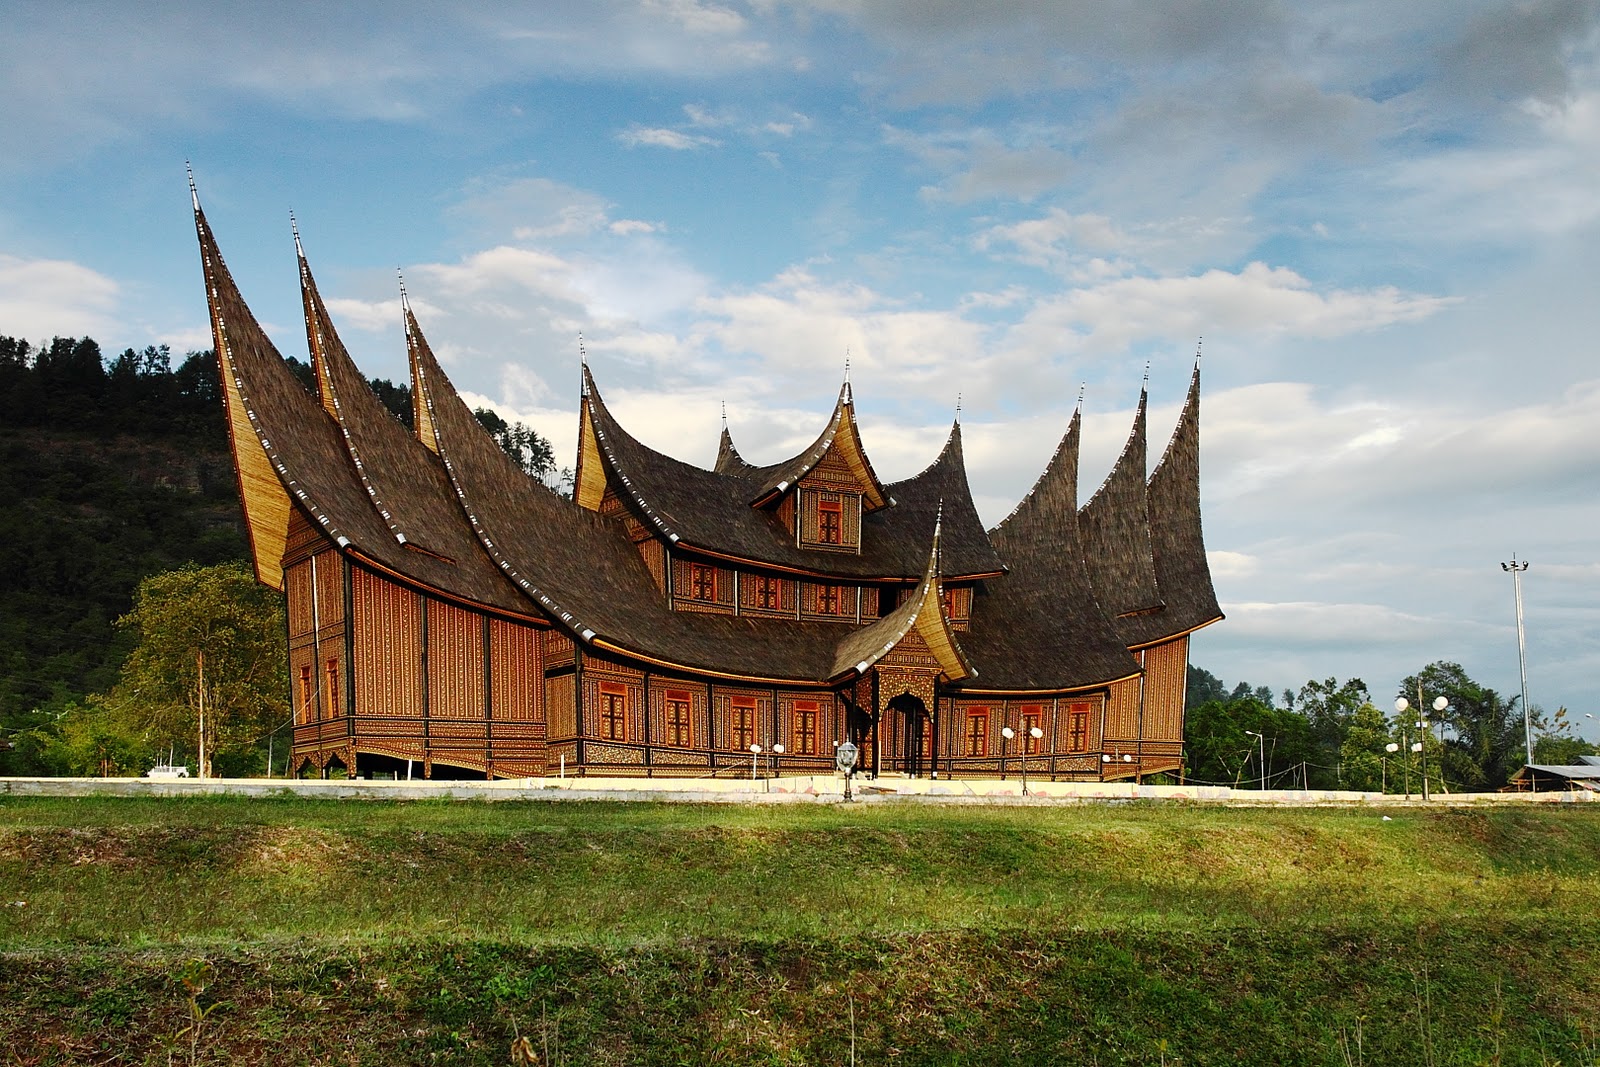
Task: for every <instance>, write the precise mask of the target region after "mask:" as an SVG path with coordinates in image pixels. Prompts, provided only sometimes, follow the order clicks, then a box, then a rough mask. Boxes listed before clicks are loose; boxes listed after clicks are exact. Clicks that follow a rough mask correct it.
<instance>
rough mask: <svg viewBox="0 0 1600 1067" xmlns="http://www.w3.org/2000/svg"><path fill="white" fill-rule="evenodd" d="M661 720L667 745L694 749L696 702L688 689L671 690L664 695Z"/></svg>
mask: <svg viewBox="0 0 1600 1067" xmlns="http://www.w3.org/2000/svg"><path fill="white" fill-rule="evenodd" d="M661 719H662V722H661V725H662V730H663V732H664V734H665V735H666V742H665V743H666V744H668V745H671V746H672V747H674V748H693V747H694V700H693V699H692V698H691V697H690V696H689V691H688V690H687V689H669V690H667V691H666V693H665V694H663V695H662V698H661Z"/></svg>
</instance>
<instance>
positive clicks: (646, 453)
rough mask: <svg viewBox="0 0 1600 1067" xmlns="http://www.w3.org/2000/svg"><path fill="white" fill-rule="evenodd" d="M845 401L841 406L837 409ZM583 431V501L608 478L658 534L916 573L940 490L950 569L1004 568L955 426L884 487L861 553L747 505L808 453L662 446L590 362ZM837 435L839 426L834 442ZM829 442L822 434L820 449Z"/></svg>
mask: <svg viewBox="0 0 1600 1067" xmlns="http://www.w3.org/2000/svg"><path fill="white" fill-rule="evenodd" d="M841 395H843V394H841ZM840 410H841V409H838V408H836V409H835V414H836V415H837V414H838V413H839V411H840ZM852 425H853V424H852ZM853 433H854V431H853V430H851V431H850V435H851V437H852V439H853ZM824 438H827V435H826V434H825V435H824ZM578 440H579V443H578V448H579V453H578V462H579V475H580V476H579V477H578V479H577V497H578V502H579V503H580V504H582V505H584V506H585V507H590V508H597V507H599V504H600V501H601V499H603V497H604V494H605V491H606V489H607V488H608V487H609V488H610V489H611V490H612V491H614V492H615V493H616V494H617V495H618V496H620V497H622V498H623V500H625V501H626V502H627V503H628V505H629V507H630V508H631V509H632V510H633V512H634V513H635V515H636V516H637V517H638V518H639V520H640V521H641V522H644V523H645V524H646V525H647V526H648V527H649V528H651V529H652V530H653V531H654V532H655V533H656V534H657V535H658V536H660V537H662V538H664V539H665V540H667V541H669V542H671V543H673V544H681V545H685V546H689V547H692V548H694V549H696V550H698V551H701V552H704V553H706V554H709V555H714V556H721V557H724V558H732V559H740V560H747V561H750V562H753V563H759V564H766V565H769V566H774V567H779V568H783V569H785V570H790V571H794V572H799V573H807V574H815V575H819V576H824V577H841V578H869V579H871V578H876V579H895V580H906V579H913V578H915V577H916V576H917V575H919V574H921V573H922V568H923V565H924V563H926V559H925V558H924V557H923V556H922V553H921V549H920V548H918V547H917V546H918V543H919V542H920V541H921V538H922V535H921V534H920V533H919V532H917V531H923V530H927V529H929V528H930V527H931V526H932V524H933V520H934V516H935V513H936V512H937V510H938V503H939V500H940V499H941V498H943V499H944V501H945V512H944V513H945V524H944V529H945V532H944V542H943V543H944V546H945V547H944V551H943V553H942V556H941V558H942V559H943V565H944V568H945V575H944V576H945V577H946V578H950V577H956V576H964V577H973V576H977V575H984V574H998V573H1000V572H1001V570H1002V569H1003V567H1002V565H1001V563H1000V557H999V556H998V555H996V554H995V551H994V549H993V548H992V547H991V546H990V545H989V542H988V539H987V538H986V537H985V535H984V532H983V524H982V523H981V522H980V521H979V519H978V516H977V509H976V508H975V507H974V506H973V503H972V493H971V490H970V488H969V487H968V485H967V478H966V469H965V466H964V464H963V460H962V454H961V441H960V433H959V429H957V430H955V431H952V434H951V440H950V441H948V442H947V443H946V445H945V449H944V451H943V452H941V453H940V455H939V458H938V459H936V460H935V461H934V462H933V464H932V465H931V466H929V467H928V469H927V470H924V471H923V472H922V473H920V474H918V475H916V476H915V477H913V478H909V479H907V480H906V481H904V482H897V483H894V484H892V485H890V486H887V487H884V489H883V492H884V494H885V496H886V498H887V499H890V500H892V501H893V506H890V507H884V508H880V509H879V510H877V511H874V512H870V513H868V514H866V515H864V516H863V517H862V538H861V553H860V554H859V555H855V554H848V553H830V554H822V553H818V552H814V551H811V550H808V549H803V548H800V547H799V546H798V545H796V543H795V537H794V532H793V531H792V530H790V529H786V528H784V527H782V526H781V525H780V524H779V523H777V522H776V521H774V519H773V517H772V516H771V514H770V513H768V512H767V511H763V510H757V509H754V508H752V507H751V506H750V502H751V500H752V499H755V498H756V497H757V495H758V494H759V493H761V492H763V491H765V489H766V488H767V487H768V486H769V485H772V484H775V482H774V478H776V472H778V471H779V470H782V469H788V470H790V471H791V472H792V471H795V470H799V469H801V468H802V467H805V469H810V468H809V467H806V465H805V463H804V462H803V460H804V457H803V456H802V457H797V458H796V459H793V460H790V461H788V462H786V463H781V464H776V465H774V466H771V467H747V468H745V469H744V470H742V471H721V472H719V471H713V470H706V469H705V468H703V467H696V466H694V465H693V464H689V463H684V462H683V461H681V460H677V459H674V458H672V457H671V456H667V455H664V454H662V453H660V452H657V451H656V450H654V449H652V448H650V447H648V446H647V445H645V444H643V443H642V442H640V441H638V440H636V439H635V438H633V437H632V436H631V435H630V434H629V433H628V432H627V431H626V430H624V429H623V428H622V426H621V424H619V423H618V422H617V420H616V417H615V416H614V415H612V414H611V411H610V409H609V408H608V407H607V406H606V403H605V400H604V398H603V397H602V396H601V394H600V390H599V388H598V387H597V386H596V385H595V383H594V377H593V375H592V374H591V373H590V371H589V369H588V368H587V367H585V368H584V396H583V399H582V411H581V415H580V418H579V439H578ZM837 440H838V435H835V437H834V438H833V439H831V440H829V441H828V443H833V442H834V441H837ZM820 441H823V439H819V442H820ZM815 448H816V446H813V450H815ZM826 451H827V445H826V444H824V445H823V447H822V450H821V451H820V452H818V453H817V454H818V457H819V458H820V456H821V455H823V454H825V453H826ZM800 476H801V477H803V474H802V475H800ZM783 480H784V479H782V478H777V481H783Z"/></svg>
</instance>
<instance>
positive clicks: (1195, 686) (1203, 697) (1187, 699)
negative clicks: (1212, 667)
mask: <svg viewBox="0 0 1600 1067" xmlns="http://www.w3.org/2000/svg"><path fill="white" fill-rule="evenodd" d="M1188 682H1189V684H1188V688H1187V691H1186V692H1185V695H1184V702H1183V704H1184V710H1185V711H1188V710H1191V709H1193V708H1197V707H1199V706H1200V705H1201V704H1204V703H1206V702H1207V701H1211V700H1221V701H1226V700H1227V699H1228V687H1227V686H1225V685H1223V684H1222V679H1221V678H1218V677H1217V676H1216V675H1214V674H1212V673H1211V672H1210V671H1208V670H1206V669H1205V668H1204V667H1196V666H1195V665H1194V664H1193V663H1191V664H1189V672H1188Z"/></svg>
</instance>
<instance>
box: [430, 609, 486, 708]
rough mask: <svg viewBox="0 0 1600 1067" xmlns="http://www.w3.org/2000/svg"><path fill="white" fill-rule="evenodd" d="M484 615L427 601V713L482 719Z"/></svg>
mask: <svg viewBox="0 0 1600 1067" xmlns="http://www.w3.org/2000/svg"><path fill="white" fill-rule="evenodd" d="M483 670H484V662H483V616H481V615H478V614H476V613H475V612H469V611H465V610H463V609H461V608H458V607H456V606H455V605H453V604H445V603H442V602H440V601H437V600H435V601H431V602H429V604H428V714H429V715H430V716H431V717H433V718H436V719H452V718H453V719H482V718H483V717H484V712H485V710H486V709H485V708H484V706H483V699H484V692H483Z"/></svg>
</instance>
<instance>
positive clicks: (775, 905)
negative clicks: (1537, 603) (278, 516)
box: [0, 799, 1600, 1067]
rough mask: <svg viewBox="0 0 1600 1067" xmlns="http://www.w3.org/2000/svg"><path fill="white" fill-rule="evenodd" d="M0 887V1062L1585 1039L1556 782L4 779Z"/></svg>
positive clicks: (1565, 1054) (1575, 903)
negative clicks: (146, 793) (718, 794)
mask: <svg viewBox="0 0 1600 1067" xmlns="http://www.w3.org/2000/svg"><path fill="white" fill-rule="evenodd" d="M24 901H25V902H26V903H19V902H24ZM0 903H4V904H5V906H4V907H0V945H3V946H4V949H5V954H4V955H3V956H0V1063H26V1064H33V1063H98V1062H116V1063H166V1062H168V1059H169V1056H170V1057H171V1059H172V1061H173V1062H180V1063H183V1062H189V1061H190V1057H191V1056H193V1057H194V1058H195V1060H196V1061H197V1062H208V1063H209V1062H219V1063H220V1062H259V1063H330V1064H332V1063H341V1064H343V1063H373V1064H377V1063H383V1064H393V1063H411V1062H421V1063H454V1064H505V1063H511V1062H515V1061H514V1059H513V1053H512V1049H513V1044H514V1043H515V1042H516V1041H517V1039H518V1038H519V1037H526V1038H527V1039H528V1047H531V1048H532V1049H533V1050H534V1051H537V1052H538V1053H540V1054H541V1055H545V1054H548V1058H549V1060H550V1062H552V1063H565V1064H571V1065H578V1064H588V1063H661V1064H676V1063H706V1062H727V1063H738V1064H746V1063H774V1064H777V1063H795V1064H799V1063H811V1064H830V1065H832V1064H847V1063H850V1062H852V1060H851V1057H852V1041H853V1043H854V1047H853V1055H854V1062H855V1063H858V1064H861V1065H863V1067H870V1065H879V1064H889V1063H930V1064H931V1063H941V1064H957V1063H960V1064H978V1063H1100V1064H1116V1063H1149V1064H1159V1063H1165V1064H1222V1063H1229V1064H1231V1063H1281V1064H1371V1065H1380V1064H1384V1065H1387V1064H1413V1063H1414V1064H1479V1063H1488V1064H1499V1063H1504V1064H1542V1065H1553V1064H1557V1063H1559V1064H1564V1065H1568V1067H1571V1065H1574V1064H1579V1065H1593V1064H1596V1063H1600V907H1597V905H1600V811H1597V810H1593V809H1588V808H1555V809H1541V810H1537V811H1535V810H1523V809H1509V808H1508V809H1492V810H1480V811H1446V810H1421V809H1411V810H1402V811H1399V812H1395V813H1393V818H1392V820H1390V821H1384V820H1383V818H1382V814H1381V813H1379V812H1376V811H1370V810H1360V809H1346V810H1296V811H1280V810H1269V809H1209V808H1185V807H1144V806H1120V807H1089V808H1066V809H1048V808H968V807H961V808H933V807H920V806H909V805H873V806H865V805H864V806H858V807H853V808H841V807H827V808H824V807H811V806H794V807H733V806H727V807H725V806H717V807H692V806H679V805H659V806H657V805H632V806H629V805H610V804H571V803H567V804H494V805H480V804H459V803H458V804H450V803H417V804H387V803H339V802H328V801H295V800H281V801H266V802H261V801H256V802H252V801H242V800H227V799H203V800H192V801H189V800H184V801H145V800H106V799H97V800H76V801H74V800H44V799H33V800H16V799H11V800H5V801H3V802H0ZM199 1013H205V1014H204V1016H203V1019H201V1021H200V1022H199V1024H198V1026H196V1025H195V1023H194V1019H195V1017H196V1015H197V1014H199ZM852 1014H853V1023H852Z"/></svg>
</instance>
